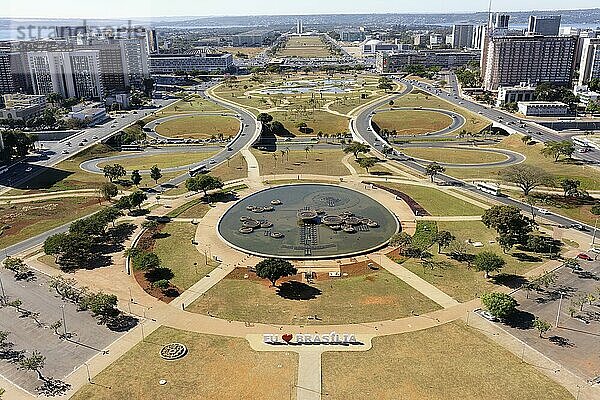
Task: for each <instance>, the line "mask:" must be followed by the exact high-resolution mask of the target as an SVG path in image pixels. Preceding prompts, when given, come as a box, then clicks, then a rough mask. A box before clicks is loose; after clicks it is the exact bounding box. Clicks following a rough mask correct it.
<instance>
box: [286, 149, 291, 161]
mask: <svg viewBox="0 0 600 400" xmlns="http://www.w3.org/2000/svg"><path fill="white" fill-rule="evenodd" d="M285 152H286V154H287V160H288V161H290V148H289V147H286V148H285Z"/></svg>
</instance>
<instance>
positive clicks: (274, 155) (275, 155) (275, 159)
mask: <svg viewBox="0 0 600 400" xmlns="http://www.w3.org/2000/svg"><path fill="white" fill-rule="evenodd" d="M273 161H274V162H275V166H277V154H275V153H273Z"/></svg>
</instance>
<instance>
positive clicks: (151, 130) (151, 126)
mask: <svg viewBox="0 0 600 400" xmlns="http://www.w3.org/2000/svg"><path fill="white" fill-rule="evenodd" d="M215 116H221V117H229V118H236V119H238V120H239V121H240V124H241V127H243V126H244V122H243V121H242V118H241V116H239V115H236V114H227V113H225V112H197V113H188V114H177V115H170V116H168V117H163V118H159V119H155V120H154V121H151V122H148V123H147V124H146V125H144V128H143V129H144V132H146V134H147V135H148V136H150V137H151V138H154V139H159V140H166V141H167V142H173V143H180V142H181V141H183V140H186V139H182V138H172V137H168V136H163V135H161V134H159V133H158V132H156V127H157V126H158V125H160V124H163V123H165V122H168V121H173V120H178V119H181V118H189V117H215ZM240 130H241V128H240Z"/></svg>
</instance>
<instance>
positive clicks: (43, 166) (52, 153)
mask: <svg viewBox="0 0 600 400" xmlns="http://www.w3.org/2000/svg"><path fill="white" fill-rule="evenodd" d="M174 101H175V100H154V101H153V103H154V105H153V106H152V107H145V108H143V109H141V110H136V111H130V112H127V113H122V114H117V116H116V117H114V118H111V119H109V120H107V121H106V122H104V123H102V124H99V125H96V126H94V127H90V128H87V129H83V130H82V131H81V132H79V133H77V134H75V135H73V136H71V137H69V138H66V139H64V140H61V141H57V142H44V147H43V149H41V150H36V152H34V153H32V154H30V155H28V156H27V157H25V159H24V160H22V161H21V162H18V163H16V164H13V165H12V166H11V167H10V168H9V169H8V171H7V172H4V173H3V174H2V175H0V193H2V192H6V191H7V190H10V188H13V187H25V186H26V182H27V181H29V180H30V179H32V178H33V177H35V176H37V175H39V174H41V173H43V172H44V171H46V170H47V169H48V168H51V167H53V166H55V165H56V164H58V163H60V162H61V161H64V160H66V159H68V158H70V157H72V156H73V155H75V154H76V153H78V152H81V151H83V150H85V149H87V148H89V147H91V146H93V145H94V144H97V143H100V142H102V141H105V140H107V139H108V138H109V137H111V136H113V135H114V134H115V133H117V132H119V131H120V130H122V129H123V128H125V127H127V126H129V125H132V124H133V123H135V122H136V121H137V120H139V119H141V118H144V117H146V116H148V115H150V114H152V113H153V112H156V111H157V109H159V108H162V107H166V106H168V105H170V104H171V103H173V102H174Z"/></svg>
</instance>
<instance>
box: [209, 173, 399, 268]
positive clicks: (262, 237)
mask: <svg viewBox="0 0 600 400" xmlns="http://www.w3.org/2000/svg"><path fill="white" fill-rule="evenodd" d="M399 229H400V225H399V223H398V220H397V218H396V217H395V216H394V215H393V214H392V213H391V212H390V211H389V210H388V209H387V208H385V207H384V206H383V205H382V204H381V203H379V202H377V201H375V200H374V199H372V198H370V197H368V196H366V195H364V194H362V193H359V192H357V191H354V190H352V189H348V188H344V187H339V186H334V185H326V184H295V185H285V186H278V187H274V188H269V189H265V190H262V191H260V192H257V193H255V194H252V195H250V196H248V197H246V198H244V199H242V200H240V201H239V202H237V203H236V204H234V205H233V206H232V207H231V208H230V209H229V210H228V211H227V212H226V213H225V214H224V215H223V216H222V217H221V218H220V220H219V222H218V224H217V233H218V236H219V237H220V238H221V239H222V240H223V241H224V242H225V243H227V244H228V245H229V246H231V247H233V248H234V249H236V250H239V251H242V252H245V253H250V254H253V255H256V256H260V257H276V258H286V259H296V260H300V259H304V260H307V259H309V260H315V259H331V258H339V257H349V256H353V255H358V254H364V253H368V252H371V251H374V250H376V249H378V248H380V247H383V246H385V245H386V244H387V242H388V240H389V239H390V237H391V236H392V235H394V234H395V233H397V232H398V231H399Z"/></svg>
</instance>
